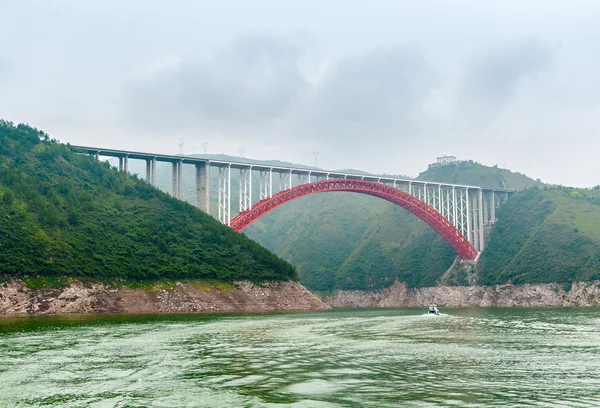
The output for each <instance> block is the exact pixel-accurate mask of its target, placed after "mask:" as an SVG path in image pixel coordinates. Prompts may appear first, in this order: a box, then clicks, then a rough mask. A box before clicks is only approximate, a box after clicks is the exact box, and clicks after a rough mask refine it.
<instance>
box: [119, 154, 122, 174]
mask: <svg viewBox="0 0 600 408" xmlns="http://www.w3.org/2000/svg"><path fill="white" fill-rule="evenodd" d="M119 171H123V157H119Z"/></svg>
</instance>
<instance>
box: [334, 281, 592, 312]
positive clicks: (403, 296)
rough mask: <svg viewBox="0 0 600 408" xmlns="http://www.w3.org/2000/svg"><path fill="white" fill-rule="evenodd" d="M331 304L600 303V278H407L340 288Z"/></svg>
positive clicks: (350, 305) (553, 304)
mask: <svg viewBox="0 0 600 408" xmlns="http://www.w3.org/2000/svg"><path fill="white" fill-rule="evenodd" d="M323 300H324V301H325V303H327V304H329V305H331V306H332V307H422V306H428V305H430V304H431V303H435V304H437V305H439V306H445V307H468V306H482V307H490V306H499V307H507V306H531V307H542V306H600V281H594V282H577V283H573V285H572V286H571V287H570V289H569V290H568V291H565V288H564V286H563V285H561V284H558V283H541V284H526V285H496V286H437V287H429V288H415V289H411V288H407V287H406V284H405V283H404V282H394V284H392V286H390V287H388V288H386V289H382V290H373V291H361V290H339V291H336V292H334V293H333V294H331V295H330V296H327V297H325V298H324V299H323Z"/></svg>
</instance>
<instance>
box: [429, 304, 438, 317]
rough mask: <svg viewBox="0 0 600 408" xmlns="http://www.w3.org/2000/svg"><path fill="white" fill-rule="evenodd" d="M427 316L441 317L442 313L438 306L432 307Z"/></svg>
mask: <svg viewBox="0 0 600 408" xmlns="http://www.w3.org/2000/svg"><path fill="white" fill-rule="evenodd" d="M427 315H431V316H439V315H441V313H440V311H439V310H438V308H437V306H436V305H430V306H429V309H428V310H427Z"/></svg>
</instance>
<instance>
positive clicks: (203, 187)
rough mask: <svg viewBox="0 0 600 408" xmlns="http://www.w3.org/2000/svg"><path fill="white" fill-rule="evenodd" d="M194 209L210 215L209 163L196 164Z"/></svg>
mask: <svg viewBox="0 0 600 408" xmlns="http://www.w3.org/2000/svg"><path fill="white" fill-rule="evenodd" d="M196 207H198V208H199V209H201V210H202V211H204V212H205V213H207V214H209V213H210V163H209V162H205V163H197V164H196Z"/></svg>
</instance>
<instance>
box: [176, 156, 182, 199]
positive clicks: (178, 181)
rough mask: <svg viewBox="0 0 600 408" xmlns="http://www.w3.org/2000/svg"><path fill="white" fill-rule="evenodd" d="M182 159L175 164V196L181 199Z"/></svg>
mask: <svg viewBox="0 0 600 408" xmlns="http://www.w3.org/2000/svg"><path fill="white" fill-rule="evenodd" d="M182 191H183V160H180V161H179V164H178V165H177V198H179V199H180V200H182V199H183V198H182V197H183V194H182Z"/></svg>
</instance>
